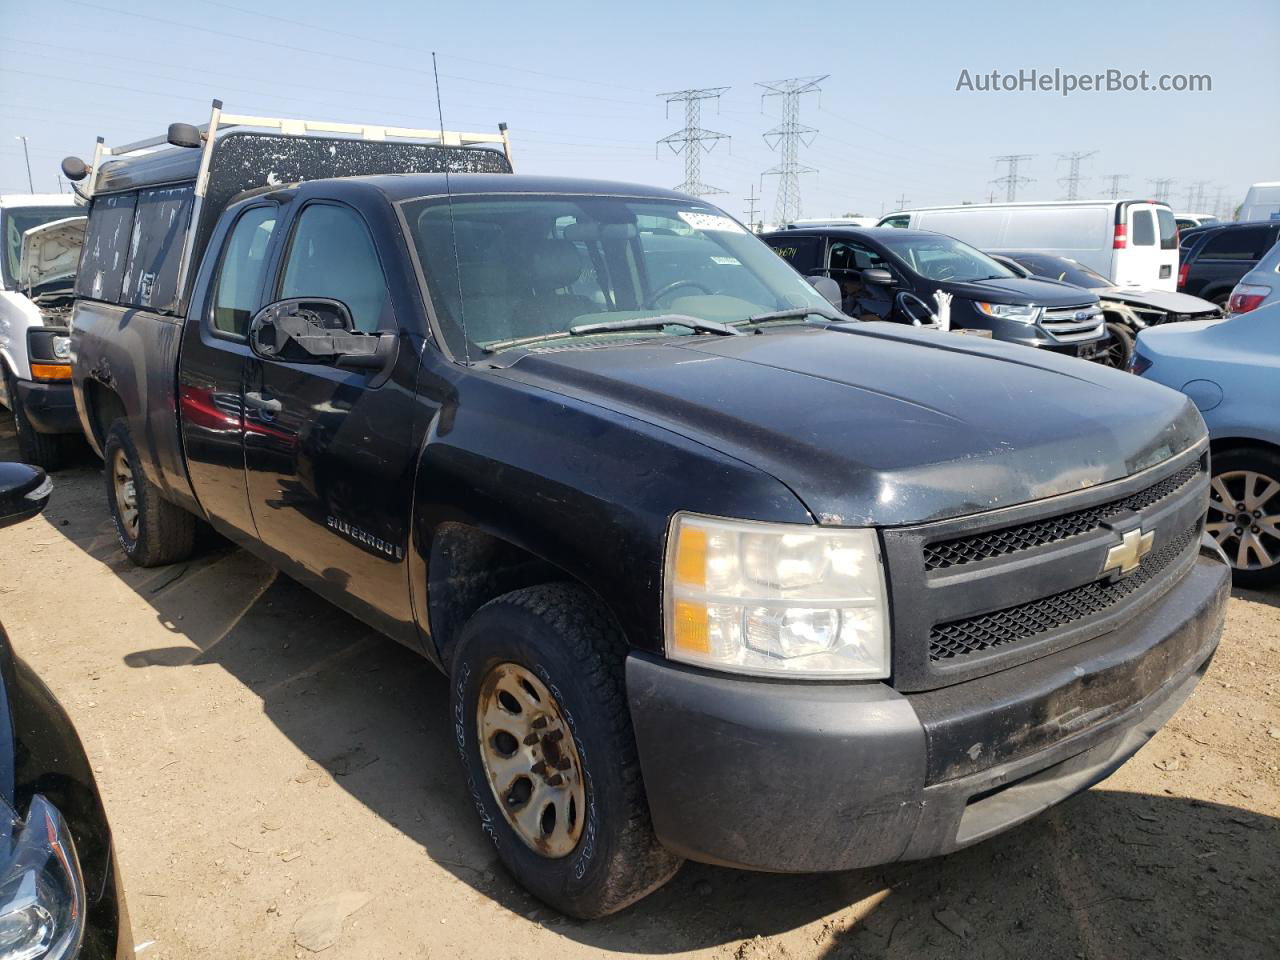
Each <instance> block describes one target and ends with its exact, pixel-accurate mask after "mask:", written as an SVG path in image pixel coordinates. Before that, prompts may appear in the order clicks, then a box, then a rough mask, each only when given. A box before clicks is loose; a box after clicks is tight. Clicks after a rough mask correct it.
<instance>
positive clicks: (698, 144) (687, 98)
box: [657, 87, 729, 197]
mask: <svg viewBox="0 0 1280 960" xmlns="http://www.w3.org/2000/svg"><path fill="white" fill-rule="evenodd" d="M728 89H729V88H728V87H704V88H703V89H701V90H675V91H673V92H671V93H660V94H658V96H660V97H665V98H666V100H667V116H671V104H673V103H683V104H684V129H683V130H677V131H676V132H675V133H673V134H671V135H670V136H669V137H663V138H662V139H661V140H659V141H658V143H657V146H658V147H661V146H662V145H663V144H664V143H665V144H666V145H667V146H668V147H670V148H671V152H672V153H674V154H677V155H678V154H681V153H683V154H684V182H683V183H681V184H679V185H678V186H677V187H676V189H677V190H679V191H680V192H681V193H688V194H692V195H693V196H695V197H698V196H706V195H707V194H711V193H724V191H723V190H721V189H720V188H719V187H712V186H709V185H708V184H705V183H703V182H702V169H701V168H702V154H703V152H704V151H705V152H707V153H710V152H711V149H712V148H713V147H714V146H715V145H716V141H717V140H728V139H729V135H728V134H727V133H717V132H716V131H714V130H704V129H703V128H702V127H701V126H700V123H701V115H702V101H703V100H719V99H720V95H721V94H722V93H724V92H725V91H726V90H728Z"/></svg>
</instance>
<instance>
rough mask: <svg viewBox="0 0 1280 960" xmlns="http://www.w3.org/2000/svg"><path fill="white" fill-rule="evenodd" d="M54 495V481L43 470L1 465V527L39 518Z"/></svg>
mask: <svg viewBox="0 0 1280 960" xmlns="http://www.w3.org/2000/svg"><path fill="white" fill-rule="evenodd" d="M52 492H53V481H52V480H50V479H49V476H48V474H46V473H45V472H44V471H43V470H41V469H40V468H39V467H31V466H28V465H27V464H25V463H0V527H8V526H11V525H13V524H15V523H21V522H22V521H23V520H30V519H31V518H32V517H34V516H36V515H38V514H39V513H40V511H41V510H43V509H44V508H45V505H46V504H47V503H48V502H49V494H51V493H52Z"/></svg>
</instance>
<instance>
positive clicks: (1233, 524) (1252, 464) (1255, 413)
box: [1130, 303, 1280, 587]
mask: <svg viewBox="0 0 1280 960" xmlns="http://www.w3.org/2000/svg"><path fill="white" fill-rule="evenodd" d="M1130 369H1132V370H1133V372H1134V373H1136V374H1139V375H1140V376H1143V377H1146V378H1147V379H1148V380H1155V381H1157V382H1159V383H1163V384H1164V385H1165V386H1169V387H1173V388H1174V389H1175V390H1181V391H1182V392H1183V393H1185V394H1186V395H1187V396H1189V397H1190V398H1191V399H1192V401H1193V402H1194V403H1195V405H1196V406H1197V407H1198V408H1199V409H1200V413H1201V414H1202V415H1203V416H1204V421H1205V423H1206V424H1207V425H1208V427H1209V437H1210V440H1211V442H1212V446H1211V448H1210V449H1211V451H1212V460H1213V465H1212V472H1213V480H1212V484H1211V489H1210V494H1209V518H1208V523H1207V524H1206V530H1207V531H1208V532H1209V533H1210V534H1212V535H1213V537H1214V539H1216V540H1217V541H1218V545H1219V546H1221V547H1222V549H1223V550H1224V551H1225V552H1226V555H1227V559H1228V560H1229V561H1230V562H1231V567H1232V570H1233V571H1234V579H1235V582H1236V583H1237V584H1239V585H1241V586H1248V587H1264V586H1274V585H1276V584H1278V583H1280V303H1271V304H1267V305H1266V306H1262V307H1259V308H1258V309H1256V310H1251V311H1250V312H1248V313H1242V314H1235V315H1232V316H1229V317H1227V318H1226V319H1223V320H1204V321H1193V322H1190V323H1178V324H1170V325H1168V326H1161V327H1155V328H1152V329H1149V330H1143V331H1142V332H1141V333H1140V334H1138V342H1137V346H1136V347H1135V349H1134V354H1133V360H1132V362H1131V366H1130Z"/></svg>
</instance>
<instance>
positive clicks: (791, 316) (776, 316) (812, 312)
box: [734, 307, 852, 327]
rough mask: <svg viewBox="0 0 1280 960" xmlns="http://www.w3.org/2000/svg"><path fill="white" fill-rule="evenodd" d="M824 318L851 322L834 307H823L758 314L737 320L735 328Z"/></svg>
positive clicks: (797, 308)
mask: <svg viewBox="0 0 1280 960" xmlns="http://www.w3.org/2000/svg"><path fill="white" fill-rule="evenodd" d="M809 316H813V317H822V318H824V319H826V320H851V319H852V317H846V316H845V315H844V314H842V313H839V312H837V311H836V309H835V308H834V307H828V308H827V309H825V310H823V309H822V308H821V307H792V308H791V309H789V310H773V311H771V312H769V313H757V314H756V315H755V316H754V317H747V319H745V320H735V321H734V326H738V327H742V326H747V325H748V324H752V323H767V322H768V321H770V320H802V319H804V318H805V317H809Z"/></svg>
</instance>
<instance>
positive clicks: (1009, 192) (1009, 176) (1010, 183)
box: [990, 153, 1035, 203]
mask: <svg viewBox="0 0 1280 960" xmlns="http://www.w3.org/2000/svg"><path fill="white" fill-rule="evenodd" d="M1034 156H1035V154H1033V153H1007V154H1005V155H1004V156H1003V157H996V158H995V161H996V163H1007V164H1008V165H1009V172H1008V173H1006V174H1005V175H1004V176H1003V177H996V178H995V179H994V180H992V181H990V182H991V183H996V184H1004V188H1005V200H1007V201H1008V202H1009V203H1013V201H1014V200H1016V199H1018V186H1019V185H1020V184H1023V183H1034V182H1035V181H1034V180H1032V179H1031V178H1030V177H1020V176H1018V164H1020V163H1022V162H1023V161H1024V160H1030V159H1031V158H1032V157H1034Z"/></svg>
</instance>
